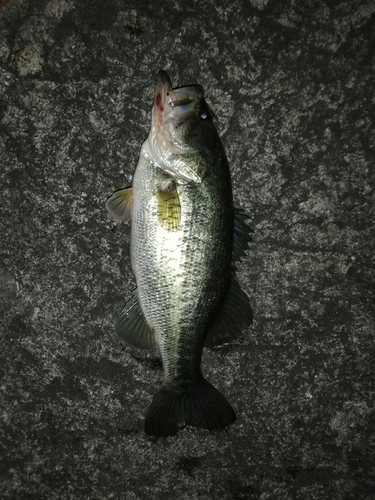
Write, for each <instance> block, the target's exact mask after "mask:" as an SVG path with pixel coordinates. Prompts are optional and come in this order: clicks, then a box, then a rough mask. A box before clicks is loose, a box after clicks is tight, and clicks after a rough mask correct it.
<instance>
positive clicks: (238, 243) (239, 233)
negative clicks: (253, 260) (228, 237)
mask: <svg viewBox="0 0 375 500" xmlns="http://www.w3.org/2000/svg"><path fill="white" fill-rule="evenodd" d="M247 219H250V217H249V216H248V215H246V214H244V213H243V212H241V211H239V210H235V211H234V217H233V247H232V268H233V269H235V267H236V263H237V262H238V261H240V260H241V257H243V256H244V255H245V252H246V250H247V249H248V247H249V243H250V241H251V236H250V234H251V233H252V232H253V230H252V229H251V228H250V227H249V226H248V225H247V224H245V221H246V220H247Z"/></svg>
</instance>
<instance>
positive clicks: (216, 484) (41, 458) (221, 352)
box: [0, 0, 375, 500]
mask: <svg viewBox="0 0 375 500" xmlns="http://www.w3.org/2000/svg"><path fill="white" fill-rule="evenodd" d="M374 39H375V3H374V1H373V0H362V1H361V0H354V1H353V0H347V1H341V2H340V1H338V2H331V1H328V0H327V1H324V0H309V1H302V0H294V1H292V0H291V1H287V0H281V1H273V0H270V1H267V0H252V1H251V0H247V1H240V0H234V1H230V2H229V1H216V2H215V1H213V0H207V1H205V2H198V1H194V2H190V3H189V7H182V2H179V1H172V0H163V1H154V2H152V3H150V5H149V2H145V1H143V0H140V1H138V2H136V1H128V2H125V1H121V0H111V1H108V2H101V1H99V0H81V1H78V0H77V1H74V0H50V1H47V0H34V1H31V0H7V1H4V0H1V1H0V69H1V73H0V120H1V122H0V147H1V149H0V165H1V167H0V168H1V171H0V177H1V191H2V203H1V208H0V215H1V243H0V245H1V260H0V300H1V321H2V322H1V340H0V342H1V350H0V373H1V380H0V391H1V399H0V401H1V403H0V418H1V424H0V426H1V427H0V431H1V434H0V442H1V451H0V460H1V469H0V474H1V475H0V497H1V498H4V499H9V498H10V499H49V500H54V499H59V500H60V499H61V500H65V499H109V498H119V499H129V500H137V499H146V498H147V499H150V498H151V499H175V498H182V499H198V498H199V499H207V500H208V499H252V500H253V499H262V500H264V499H301V500H306V499H314V500H315V499H319V500H320V499H328V498H329V499H334V500H336V499H345V500H351V499H354V498H358V499H371V498H375V466H374V463H375V437H374V434H375V432H374V429H375V418H374V398H375V381H374V361H373V360H374V354H375V352H374V334H375V319H374V281H375V279H374V278H375V276H374V274H375V271H374V270H375V265H374V264H375V263H374V260H375V257H374V255H375V230H374V218H375V216H374V213H375V203H374V187H375V182H374V177H375V174H374V169H375V166H374V158H375V151H374V146H375V127H374V116H375V110H374V104H375V97H374V89H375V77H374V75H375V58H374V57H375V45H374ZM160 68H164V69H166V70H168V72H169V73H170V75H171V77H172V78H173V81H174V83H175V84H186V83H197V82H199V83H201V84H202V85H203V86H204V87H205V89H206V97H207V101H208V102H209V104H210V105H211V107H212V108H213V110H214V112H215V114H216V116H217V119H216V120H217V127H218V130H219V132H220V134H221V136H222V138H223V142H224V145H225V147H226V151H227V154H228V158H229V161H230V164H231V169H232V175H233V188H234V197H235V201H236V205H237V206H238V207H241V208H243V209H244V210H246V211H247V212H248V213H249V214H251V215H252V226H253V228H254V230H255V233H254V242H253V244H252V247H251V250H250V251H249V253H248V256H247V258H245V259H244V260H243V263H242V265H241V266H240V271H239V280H240V282H241V285H242V286H243V288H244V289H245V290H246V292H247V293H248V295H249V296H250V298H251V303H252V306H253V309H254V315H255V321H254V324H253V326H252V327H251V329H249V330H248V331H247V332H246V334H245V335H244V337H243V338H242V339H241V340H239V341H237V342H235V343H234V344H233V345H230V346H225V347H222V348H216V349H207V350H206V351H205V353H204V359H203V369H204V372H205V374H206V375H207V378H208V379H209V380H210V381H211V382H212V383H213V384H214V385H215V386H217V387H218V388H219V389H220V390H222V391H223V393H224V394H225V395H226V396H227V398H228V400H229V401H230V402H231V403H232V404H233V406H234V407H235V409H236V412H237V417H238V419H237V422H236V423H235V424H234V425H233V426H231V427H230V428H228V429H226V430H223V431H220V432H219V431H218V432H213V433H211V432H208V431H204V430H197V429H186V430H184V431H182V432H180V433H179V434H178V435H177V436H175V437H171V438H167V439H159V440H155V439H153V438H149V437H147V436H146V435H145V434H144V432H143V417H144V415H145V413H146V410H147V407H148V405H149V403H150V401H151V398H152V395H153V394H154V392H155V389H156V387H157V386H158V385H159V383H160V381H161V377H162V369H161V365H160V361H159V358H158V355H157V353H144V352H139V351H136V350H135V349H131V348H128V347H126V346H124V345H123V344H122V343H121V341H120V340H118V339H117V338H116V335H115V332H114V322H115V318H116V316H117V314H118V313H119V311H120V310H121V308H122V306H123V304H124V303H125V301H126V299H127V298H129V297H130V294H131V290H132V289H133V288H134V278H133V275H132V273H131V269H130V261H129V227H128V226H126V225H124V226H119V225H116V224H115V223H114V222H111V221H110V220H108V219H107V215H106V211H105V208H104V202H105V199H106V197H107V196H108V195H109V194H111V193H112V191H113V190H114V189H116V188H120V187H124V186H126V185H128V184H129V183H130V181H131V176H132V173H133V171H134V168H135V165H136V161H137V156H138V153H139V149H140V146H141V143H142V141H143V140H144V138H145V136H146V135H147V132H148V127H149V122H150V109H151V103H152V95H153V89H154V86H155V77H156V73H157V71H158V70H159V69H160Z"/></svg>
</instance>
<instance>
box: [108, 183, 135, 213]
mask: <svg viewBox="0 0 375 500" xmlns="http://www.w3.org/2000/svg"><path fill="white" fill-rule="evenodd" d="M133 202H134V193H133V188H132V187H129V188H126V189H120V190H119V191H115V192H114V193H113V194H112V196H110V197H109V198H108V200H107V201H106V204H105V205H106V207H107V210H108V211H109V213H110V215H111V217H112V218H113V219H114V220H118V221H125V220H129V219H130V218H131V212H132V209H133Z"/></svg>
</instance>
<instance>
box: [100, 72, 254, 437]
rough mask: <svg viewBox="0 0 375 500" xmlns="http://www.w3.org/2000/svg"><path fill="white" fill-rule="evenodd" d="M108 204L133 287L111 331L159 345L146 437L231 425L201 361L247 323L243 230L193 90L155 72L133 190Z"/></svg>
mask: <svg viewBox="0 0 375 500" xmlns="http://www.w3.org/2000/svg"><path fill="white" fill-rule="evenodd" d="M107 208H108V210H109V211H110V212H111V214H112V217H113V218H115V219H118V220H127V219H131V262H132V268H133V271H134V274H135V278H136V282H137V289H136V291H135V293H134V296H133V297H132V298H131V299H130V301H129V302H128V303H127V304H126V306H125V308H124V309H123V311H122V312H121V314H120V316H119V318H118V321H117V324H116V331H117V334H118V335H119V336H120V337H121V338H122V339H123V340H124V341H125V342H126V343H128V344H129V345H131V346H134V347H138V348H141V349H151V348H153V347H155V346H158V348H159V351H160V354H161V358H162V362H163V369H164V381H163V383H162V386H161V387H160V389H159V391H158V392H157V393H156V395H155V396H154V398H153V401H152V403H151V406H150V408H149V410H148V412H147V415H146V419H145V432H146V433H147V434H150V435H154V436H168V435H172V434H175V433H176V432H177V431H178V429H179V428H181V427H184V426H185V425H191V426H196V427H204V428H208V429H213V428H217V427H222V426H226V425H228V424H231V423H232V422H234V421H235V419H236V415H235V412H234V410H233V408H232V407H231V405H230V404H229V403H228V402H227V400H226V399H225V398H224V396H222V395H221V394H220V392H219V391H218V390H217V389H215V388H214V387H213V386H212V385H211V384H210V383H209V382H208V381H207V380H205V379H204V378H203V375H202V372H201V356H202V350H203V346H204V344H205V343H207V344H210V345H218V344H222V343H226V342H228V341H230V340H232V339H234V338H237V337H238V336H239V335H241V333H242V331H243V330H244V329H245V328H246V327H247V326H249V324H250V323H251V321H252V312H251V308H250V305H249V301H248V298H247V296H246V295H245V294H244V292H243V291H242V290H241V289H240V287H239V285H238V283H237V282H236V281H235V279H234V272H235V262H236V261H237V260H238V259H239V258H240V257H241V256H242V255H243V254H244V253H245V250H246V248H247V245H248V242H249V240H250V235H249V233H250V229H249V228H248V226H247V225H246V224H245V220H246V218H247V216H246V215H244V214H242V213H240V212H235V211H234V209H233V203H232V188H231V179H230V172H229V167H228V162H227V159H226V156H225V152H224V149H223V146H222V144H221V141H220V139H219V136H218V134H217V132H216V129H215V126H214V124H213V121H212V118H211V114H210V110H209V108H208V106H207V104H206V102H205V100H204V95H203V88H202V87H201V86H200V85H189V86H184V87H179V88H174V89H173V88H172V85H171V81H170V79H169V76H168V75H167V73H166V72H165V71H160V72H159V74H158V83H157V86H156V91H155V97H154V105H153V110H152V122H151V130H150V133H149V135H148V137H147V139H146V141H145V142H144V143H143V146H142V148H141V152H140V156H139V161H138V165H137V168H136V170H135V173H134V177H133V184H132V187H129V188H126V189H122V190H120V191H116V192H115V193H113V195H112V196H111V197H110V198H109V199H108V200H107Z"/></svg>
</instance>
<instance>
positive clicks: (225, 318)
mask: <svg viewBox="0 0 375 500" xmlns="http://www.w3.org/2000/svg"><path fill="white" fill-rule="evenodd" d="M252 320H253V313H252V312H251V307H250V304H249V299H248V298H247V295H246V294H245V293H244V292H243V291H242V290H241V288H240V285H239V284H238V283H237V282H236V281H235V280H234V279H233V278H232V282H231V284H230V287H229V290H228V293H227V295H226V297H225V299H224V301H223V303H222V305H221V308H220V311H219V313H218V315H217V316H216V317H215V318H214V320H213V321H212V323H211V326H210V328H209V330H208V332H207V337H206V344H208V345H220V344H225V343H227V342H230V341H232V340H234V339H236V338H238V337H240V335H241V334H242V332H243V330H244V329H245V328H247V327H248V326H249V325H250V324H251V322H252Z"/></svg>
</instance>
